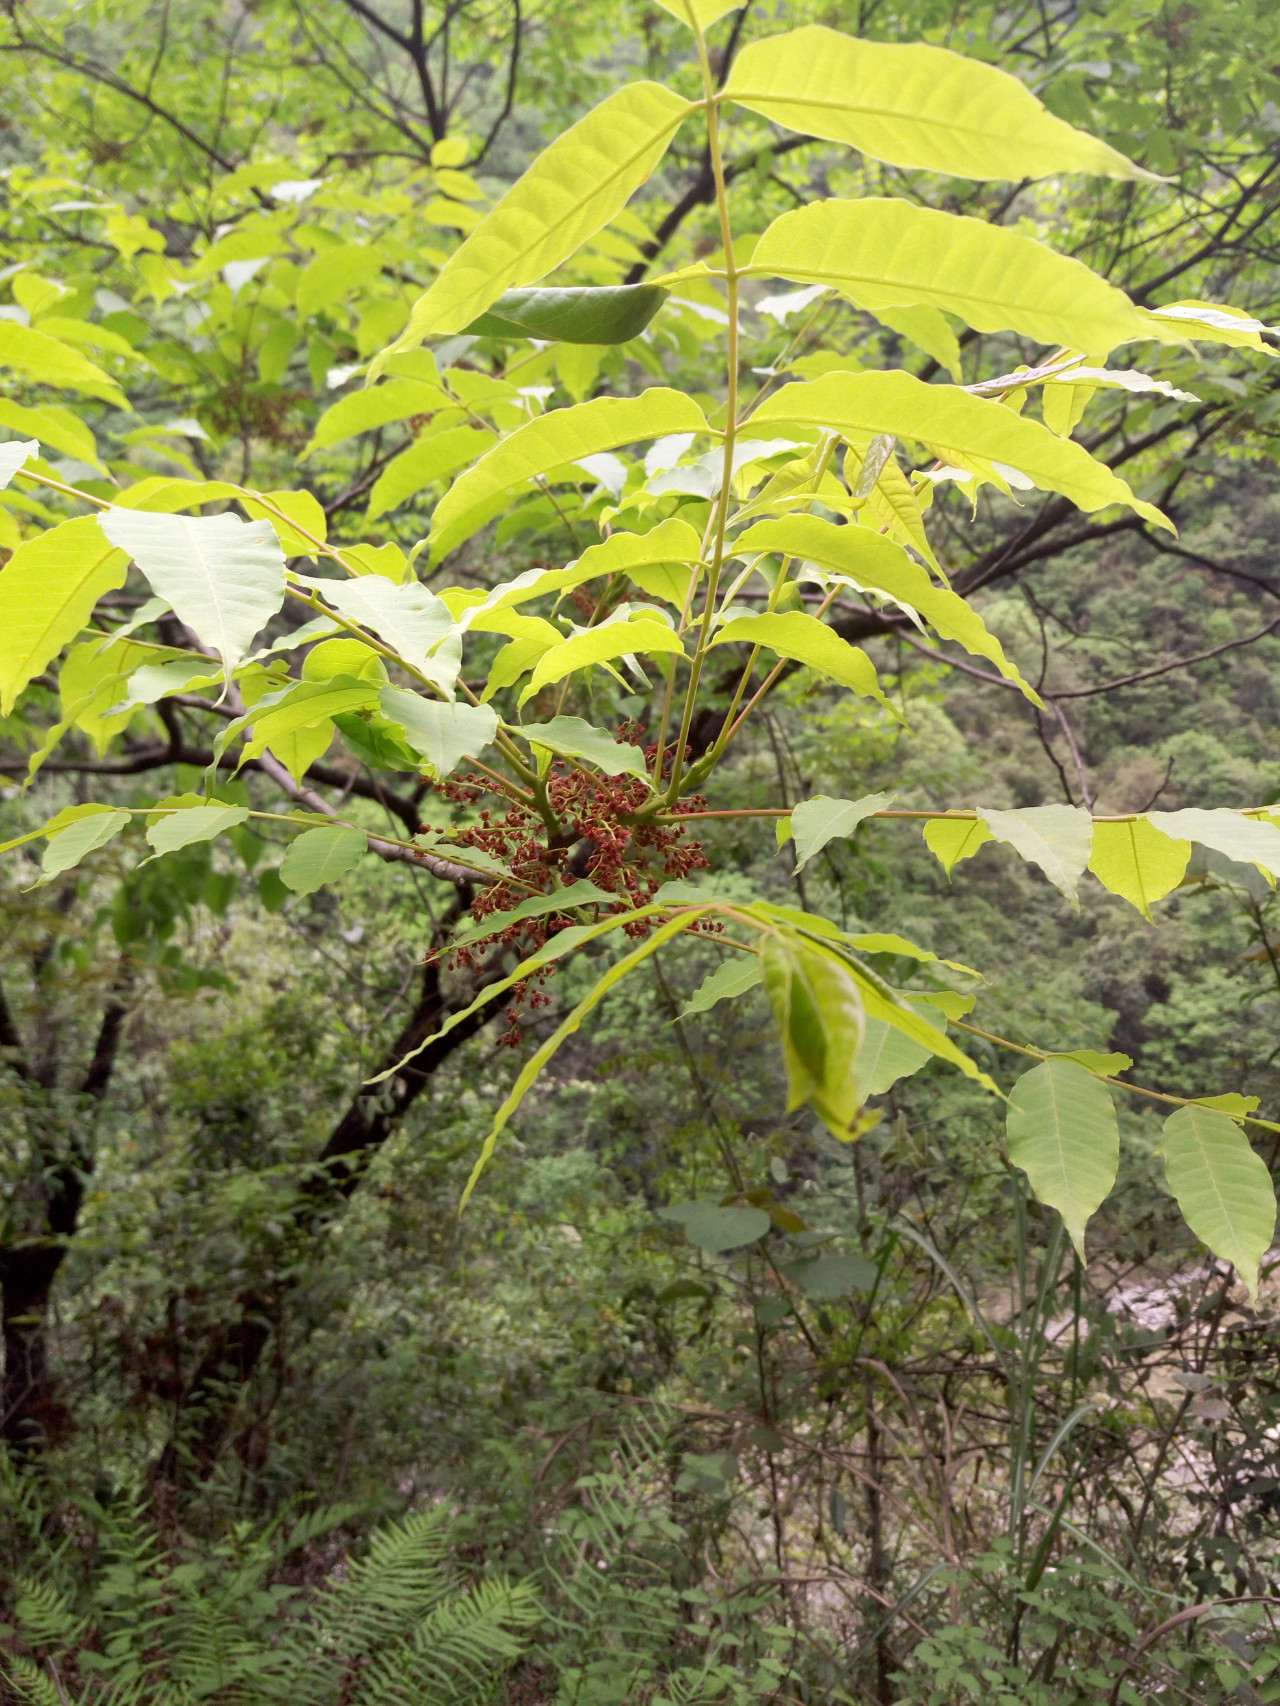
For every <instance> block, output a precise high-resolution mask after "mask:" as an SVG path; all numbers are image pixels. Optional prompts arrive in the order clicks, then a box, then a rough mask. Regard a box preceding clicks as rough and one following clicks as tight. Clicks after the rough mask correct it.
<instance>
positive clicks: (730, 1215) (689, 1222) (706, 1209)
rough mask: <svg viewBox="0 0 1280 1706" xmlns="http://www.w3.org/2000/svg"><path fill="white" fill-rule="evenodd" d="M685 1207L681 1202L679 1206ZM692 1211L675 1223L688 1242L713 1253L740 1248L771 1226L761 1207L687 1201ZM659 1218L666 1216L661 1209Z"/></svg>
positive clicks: (761, 1236)
mask: <svg viewBox="0 0 1280 1706" xmlns="http://www.w3.org/2000/svg"><path fill="white" fill-rule="evenodd" d="M681 1206H685V1205H681ZM687 1206H688V1207H689V1208H690V1209H692V1210H693V1211H694V1212H693V1213H691V1214H687V1215H685V1216H684V1217H683V1218H682V1219H681V1220H680V1222H679V1224H680V1225H681V1226H682V1227H683V1228H684V1235H685V1237H686V1238H687V1239H688V1241H689V1243H690V1244H695V1245H696V1246H697V1247H698V1249H699V1250H706V1251H707V1252H708V1254H710V1255H713V1256H720V1255H723V1254H724V1252H725V1251H726V1250H740V1249H741V1248H742V1246H743V1245H744V1244H754V1243H755V1242H756V1241H757V1239H760V1238H763V1237H764V1235H765V1234H766V1233H767V1232H768V1231H769V1228H770V1227H771V1226H772V1225H773V1222H772V1221H771V1220H770V1219H769V1216H768V1213H767V1212H766V1210H764V1209H762V1208H747V1207H742V1208H722V1207H721V1206H720V1205H719V1204H718V1203H690V1204H688V1205H687ZM658 1214H659V1217H660V1218H662V1219H666V1218H667V1215H666V1214H664V1212H663V1210H662V1209H659V1210H658Z"/></svg>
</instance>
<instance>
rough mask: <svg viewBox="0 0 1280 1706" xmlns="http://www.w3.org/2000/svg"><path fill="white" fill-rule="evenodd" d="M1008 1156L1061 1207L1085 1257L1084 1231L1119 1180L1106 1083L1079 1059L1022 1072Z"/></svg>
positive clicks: (1043, 1197) (1013, 1095)
mask: <svg viewBox="0 0 1280 1706" xmlns="http://www.w3.org/2000/svg"><path fill="white" fill-rule="evenodd" d="M1006 1122H1007V1123H1006V1129H1007V1132H1008V1138H1009V1159H1010V1161H1012V1162H1013V1164H1014V1166H1015V1167H1021V1169H1022V1171H1023V1172H1024V1173H1025V1174H1026V1175H1027V1178H1028V1179H1029V1180H1030V1181H1031V1188H1032V1190H1033V1191H1034V1192H1035V1193H1036V1195H1037V1197H1039V1199H1040V1201H1041V1202H1042V1203H1047V1204H1048V1206H1049V1207H1050V1208H1056V1209H1057V1211H1058V1213H1059V1214H1060V1215H1061V1216H1062V1224H1063V1225H1064V1226H1065V1227H1066V1229H1067V1232H1068V1233H1069V1234H1070V1237H1071V1242H1072V1243H1073V1244H1074V1245H1075V1247H1076V1250H1077V1252H1078V1253H1079V1256H1080V1260H1081V1261H1082V1262H1083V1261H1084V1259H1085V1251H1084V1231H1085V1227H1086V1226H1087V1224H1088V1222H1089V1217H1090V1215H1091V1214H1093V1213H1094V1211H1095V1210H1096V1209H1097V1208H1099V1207H1100V1206H1101V1204H1102V1203H1103V1202H1104V1201H1105V1199H1106V1198H1107V1196H1108V1195H1109V1194H1110V1191H1111V1187H1112V1186H1113V1185H1114V1184H1115V1182H1116V1170H1117V1168H1118V1167H1119V1165H1120V1128H1119V1126H1118V1125H1117V1123H1116V1111H1115V1107H1114V1106H1113V1104H1112V1101H1111V1095H1110V1092H1109V1091H1108V1090H1107V1087H1106V1085H1105V1084H1103V1083H1101V1082H1100V1081H1099V1080H1098V1079H1097V1078H1095V1077H1094V1075H1093V1074H1092V1072H1090V1071H1088V1070H1087V1069H1086V1068H1085V1067H1084V1066H1081V1065H1080V1064H1079V1063H1078V1062H1076V1061H1074V1060H1064V1059H1052V1060H1046V1061H1042V1062H1041V1064H1040V1065H1039V1066H1035V1067H1032V1069H1031V1071H1030V1072H1024V1073H1023V1075H1022V1077H1021V1078H1019V1080H1018V1082H1017V1083H1016V1084H1015V1085H1014V1087H1013V1089H1012V1091H1011V1092H1010V1095H1009V1108H1008V1113H1007V1116H1006Z"/></svg>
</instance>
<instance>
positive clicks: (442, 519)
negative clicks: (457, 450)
mask: <svg viewBox="0 0 1280 1706" xmlns="http://www.w3.org/2000/svg"><path fill="white" fill-rule="evenodd" d="M1006 412H1007V411H1006ZM708 430H709V429H708V427H707V420H706V416H705V415H704V414H703V412H702V410H701V409H700V408H699V407H698V405H697V404H696V403H695V402H694V400H693V398H692V397H686V396H685V395H684V394H683V393H682V392H680V391H671V390H668V389H667V388H666V387H665V386H661V385H655V386H652V387H650V389H649V390H647V391H642V392H641V393H640V395H639V396H638V397H594V398H592V400H591V401H590V402H589V403H575V404H574V405H573V406H572V407H571V408H568V409H553V410H552V411H551V413H550V414H549V415H540V416H539V417H538V418H537V419H536V420H532V421H529V422H527V423H526V424H525V425H524V426H522V427H517V429H516V430H515V432H513V433H511V434H510V435H509V437H507V438H504V439H503V440H502V442H501V444H498V445H496V446H495V447H494V448H493V449H492V450H490V451H489V452H487V454H486V455H484V456H482V457H481V458H480V460H479V462H477V463H476V465H475V467H474V468H472V469H470V470H468V472H467V473H465V474H464V475H463V476H462V478H461V479H460V480H457V481H455V483H454V484H453V485H452V486H451V487H450V489H449V490H448V491H447V492H446V493H445V495H444V497H442V498H441V500H440V502H439V503H438V504H437V505H436V510H435V514H434V515H433V516H432V518H431V538H432V540H433V541H435V540H438V539H439V538H440V536H441V535H442V534H443V533H444V532H445V531H446V529H447V530H448V531H449V535H450V538H451V540H452V543H453V544H459V543H461V541H462V539H464V538H466V537H467V536H468V535H469V534H470V533H472V532H474V531H475V529H476V528H478V527H480V526H482V525H483V520H482V519H481V517H482V512H483V511H484V509H485V506H486V505H487V504H488V503H489V502H490V501H491V500H493V499H494V498H496V497H499V496H501V494H502V493H503V492H507V491H510V490H511V488H512V487H513V486H521V485H524V484H525V482H526V481H528V480H535V479H537V478H538V477H539V476H540V475H543V474H549V473H550V472H551V470H552V469H553V468H562V467H564V465H565V464H566V463H574V462H579V461H581V459H582V458H583V457H584V456H592V455H594V454H595V453H596V452H598V451H601V450H614V449H616V448H617V446H618V445H620V444H633V443H634V442H635V441H636V440H637V439H642V438H658V437H660V436H662V435H663V434H664V433H674V432H707V431H708Z"/></svg>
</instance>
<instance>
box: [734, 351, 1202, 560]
mask: <svg viewBox="0 0 1280 1706" xmlns="http://www.w3.org/2000/svg"><path fill="white" fill-rule="evenodd" d="M752 421H753V423H754V424H755V425H756V426H763V425H764V424H765V422H766V421H769V422H782V421H786V422H795V423H796V424H797V425H805V426H816V427H821V428H824V429H827V430H830V431H832V432H838V433H840V434H842V435H845V436H851V437H853V438H854V439H855V440H856V439H861V438H865V437H866V435H867V434H868V433H891V434H892V435H893V436H894V437H895V438H911V439H915V440H916V441H917V442H919V443H921V444H925V445H927V446H928V447H929V449H930V450H931V451H933V452H934V454H936V455H937V456H939V457H941V459H942V460H943V461H944V462H945V461H947V460H948V459H949V458H951V459H954V460H957V461H958V460H960V458H962V457H964V456H965V455H970V456H979V457H983V458H985V459H987V460H989V461H994V462H1001V463H1004V464H1006V465H1009V466H1012V467H1014V468H1016V469H1018V470H1019V471H1020V472H1021V473H1023V474H1025V475H1026V477H1027V478H1028V479H1029V480H1031V481H1033V482H1034V484H1035V485H1037V486H1039V487H1041V488H1042V489H1043V490H1045V491H1050V492H1061V493H1062V495H1063V497H1066V498H1070V499H1071V501H1072V503H1073V504H1075V505H1076V507H1077V508H1079V509H1082V510H1085V511H1088V512H1090V513H1091V512H1092V511H1094V510H1098V509H1105V508H1106V507H1107V505H1108V504H1116V503H1122V504H1127V505H1128V507H1129V508H1130V509H1133V510H1136V511H1137V513H1138V514H1139V515H1141V516H1143V517H1145V519H1146V520H1148V521H1150V522H1152V523H1153V524H1154V525H1156V526H1159V527H1164V528H1167V529H1169V530H1170V531H1172V530H1173V529H1172V524H1171V523H1170V522H1169V520H1168V518H1167V517H1166V516H1164V515H1162V514H1161V513H1160V511H1159V510H1158V509H1156V508H1155V506H1154V505H1152V504H1149V503H1144V502H1143V501H1142V500H1141V499H1139V498H1136V497H1135V496H1134V495H1133V493H1132V491H1130V489H1129V487H1128V486H1127V485H1126V483H1125V482H1124V481H1123V480H1122V479H1120V478H1119V477H1118V476H1117V475H1115V474H1113V473H1112V472H1111V470H1110V469H1109V468H1107V467H1105V466H1104V465H1103V464H1102V463H1101V462H1098V461H1096V460H1095V459H1094V458H1093V457H1092V456H1090V454H1089V452H1088V451H1087V450H1085V449H1084V447H1083V446H1082V445H1079V444H1076V443H1075V442H1074V441H1073V440H1071V439H1064V438H1058V437H1057V436H1056V435H1055V434H1054V433H1052V432H1050V431H1049V429H1048V428H1047V427H1045V426H1042V425H1041V424H1040V422H1039V421H1035V420H1031V419H1030V418H1029V417H1028V416H1025V415H1016V414H1014V412H1013V410H1012V409H1007V408H1005V406H1004V405H1003V404H1002V403H995V402H991V401H988V400H987V399H986V398H984V397H975V396H973V395H972V394H971V393H970V392H968V391H962V390H960V389H959V388H958V387H957V386H954V385H926V384H925V383H924V382H923V381H922V380H920V379H917V378H916V377H915V376H914V374H910V373H904V372H901V371H894V372H889V373H829V374H827V376H826V377H825V378H823V379H813V380H808V381H803V382H801V383H799V384H796V385H784V386H783V388H782V390H780V391H776V392H775V393H774V394H773V396H771V397H767V398H766V399H765V401H764V402H763V403H762V404H761V405H760V407H759V408H758V409H757V410H756V412H755V414H754V415H753V417H752Z"/></svg>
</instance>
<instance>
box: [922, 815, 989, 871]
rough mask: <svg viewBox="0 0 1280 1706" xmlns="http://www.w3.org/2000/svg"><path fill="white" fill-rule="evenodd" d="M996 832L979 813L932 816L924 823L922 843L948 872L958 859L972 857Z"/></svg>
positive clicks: (952, 869)
mask: <svg viewBox="0 0 1280 1706" xmlns="http://www.w3.org/2000/svg"><path fill="white" fill-rule="evenodd" d="M994 840H995V836H994V835H992V833H991V831H990V830H989V829H988V828H987V826H986V824H985V823H983V821H982V819H981V818H980V817H977V818H964V817H931V818H930V819H929V821H928V823H926V824H925V826H924V841H925V846H926V847H927V848H928V849H929V851H930V852H931V853H932V854H933V855H934V857H935V858H936V859H937V860H938V862H939V864H940V865H941V866H942V868H943V870H944V871H945V872H946V873H947V875H948V876H950V875H951V873H952V871H954V870H955V868H956V866H957V865H958V864H959V863H960V861H961V859H972V858H973V856H974V854H975V853H976V852H977V851H978V849H979V848H980V847H985V846H986V844H987V842H988V841H994Z"/></svg>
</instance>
